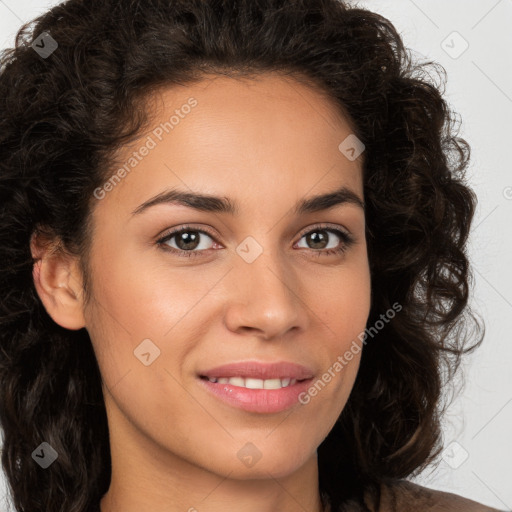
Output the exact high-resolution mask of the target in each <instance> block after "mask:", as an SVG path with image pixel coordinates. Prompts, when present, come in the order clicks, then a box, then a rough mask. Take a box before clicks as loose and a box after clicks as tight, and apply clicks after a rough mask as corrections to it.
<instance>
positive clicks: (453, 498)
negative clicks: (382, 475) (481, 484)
mask: <svg viewBox="0 0 512 512" xmlns="http://www.w3.org/2000/svg"><path fill="white" fill-rule="evenodd" d="M418 510H421V511H422V512H423V511H425V512H427V511H428V512H503V511H499V510H498V509H495V508H491V507H487V506H485V505H482V504H481V503H477V502H476V501H473V500H470V499H468V498H464V497H462V496H459V495H457V494H452V493H450V492H444V491H437V490H434V489H429V488H427V487H422V486H421V485H418V484H415V483H412V482H409V481H407V480H399V481H396V482H393V483H392V484H389V483H388V484H382V486H381V500H380V506H379V508H378V509H377V510H375V512H395V511H396V512H416V511H418ZM372 512H373V510H372Z"/></svg>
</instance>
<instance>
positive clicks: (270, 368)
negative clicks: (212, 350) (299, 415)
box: [197, 361, 314, 414]
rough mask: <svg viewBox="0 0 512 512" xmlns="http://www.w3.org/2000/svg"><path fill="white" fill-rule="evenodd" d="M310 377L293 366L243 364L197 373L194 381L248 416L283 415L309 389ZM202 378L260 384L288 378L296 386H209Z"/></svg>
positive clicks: (219, 384) (214, 384)
mask: <svg viewBox="0 0 512 512" xmlns="http://www.w3.org/2000/svg"><path fill="white" fill-rule="evenodd" d="M313 376H314V372H313V371H312V370H311V369H309V368H307V367H306V366H303V365H300V364H296V363H291V362H286V361H280V362H276V363H260V362H258V361H242V362H240V363H230V364H225V365H222V366H217V367H215V368H212V369H210V370H206V371H202V372H199V374H198V376H197V377H198V382H199V384H200V385H201V386H202V387H203V389H205V390H206V391H207V392H208V393H209V394H211V395H213V396H214V397H215V398H217V399H219V400H221V401H222V402H224V403H226V404H228V405H230V406H232V407H235V408H238V409H242V410H244V411H247V412H256V413H267V414H269V413H277V412H281V411H284V410H286V409H289V408H290V407H293V406H294V405H296V404H297V403H300V402H299V396H300V394H301V393H303V392H305V391H306V390H307V389H308V387H309V386H310V383H311V381H312V380H313ZM205 377H208V378H221V377H227V378H230V377H249V378H254V379H263V380H265V379H283V378H291V379H296V380H297V382H296V383H295V384H293V385H290V386H287V387H284V388H280V389H250V388H244V387H240V386H234V385H232V384H221V383H219V382H210V381H209V380H208V378H205Z"/></svg>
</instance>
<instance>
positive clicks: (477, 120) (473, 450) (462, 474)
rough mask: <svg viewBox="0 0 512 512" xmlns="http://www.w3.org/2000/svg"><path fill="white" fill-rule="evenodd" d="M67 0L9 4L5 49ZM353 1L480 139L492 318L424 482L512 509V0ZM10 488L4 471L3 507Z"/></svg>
mask: <svg viewBox="0 0 512 512" xmlns="http://www.w3.org/2000/svg"><path fill="white" fill-rule="evenodd" d="M57 3H59V2H57V1H48V0H17V1H15V0H0V48H2V49H3V48H6V47H11V46H14V35H15V32H16V30H17V29H18V28H19V26H21V24H22V23H23V22H26V21H29V20H31V19H33V18H34V17H36V16H38V15H39V14H41V13H43V12H44V11H45V10H46V9H47V8H48V7H50V6H53V5H56V4H57ZM351 3H352V4H354V5H355V4H357V5H359V6H360V7H364V8H367V9H370V10H372V11H375V12H378V13H380V14H382V15H384V16H385V17H387V18H388V19H389V20H391V22H392V23H393V24H394V25H395V26H396V28H397V29H398V31H399V32H400V33H401V34H402V37H403V39H404V42H405V45H406V46H407V47H408V48H410V49H411V51H412V53H413V56H414V57H415V58H417V59H419V60H424V61H427V60H434V61H436V62H438V63H439V64H441V65H442V66H443V67H444V68H445V69H446V71H447V77H448V80H447V84H446V93H445V97H446V98H447V100H448V102H449V103H450V106H451V107H452V109H454V110H455V111H456V112H457V113H458V114H459V115H460V118H461V120H462V124H461V127H460V135H461V136H462V137H464V138H465V139H466V140H467V141H468V142H469V144H470V145H471V148H472V161H471V165H470V168H469V171H468V175H469V178H470V184H471V185H472V186H473V187H474V189H475V191H476V193H477V196H478V199H479V204H478V209H477V213H476V219H475V222H474V225H473V230H472V235H471V245H470V257H471V261H472V264H473V272H474V296H473V300H472V304H473V307H474V308H475V309H476V310H477V311H478V312H479V313H480V315H481V316H482V318H483V319H484V321H485V325H486V334H485V339H484V342H483V344H482V346H481V348H480V349H478V350H477V351H476V352H475V353H474V354H472V355H471V356H468V357H467V358H466V361H465V363H464V365H463V373H464V388H463V390H462V392H461V393H460V394H459V395H458V397H457V398H456V399H455V400H454V401H453V403H452V405H451V407H450V408H449V410H448V413H447V415H446V417H445V418H444V446H445V451H444V452H443V457H442V458H441V459H440V461H439V463H438V464H437V465H436V466H434V467H431V468H429V469H427V470H426V471H424V472H423V473H422V474H421V475H419V476H418V477H416V478H415V480H416V481H417V482H418V483H420V484H422V485H425V486H428V487H431V488H435V489H440V490H444V491H448V492H454V493H456V494H460V495H463V496H466V497H468V498H471V499H473V500H476V501H479V502H482V503H484V504H486V505H489V506H493V507H496V508H498V509H501V510H512V436H511V435H510V433H511V430H512V429H511V426H512V374H511V371H510V366H511V363H512V337H511V335H510V326H509V324H508V322H509V320H510V319H511V318H512V270H511V263H512V229H511V224H512V172H511V169H512V166H511V163H510V161H511V157H510V149H511V146H512V142H511V140H510V139H511V138H512V129H511V127H510V122H511V118H512V30H511V29H510V26H511V23H512V0H472V1H468V0H450V1H447V0H428V1H427V0H393V1H391V0H365V1H360V2H355V1H352V2H351ZM27 456H29V454H27ZM4 494H5V479H4V475H3V473H1V472H0V503H2V504H5V503H6V502H5V501H2V500H1V497H2V495H4ZM6 508H7V507H6V506H2V510H4V509H6Z"/></svg>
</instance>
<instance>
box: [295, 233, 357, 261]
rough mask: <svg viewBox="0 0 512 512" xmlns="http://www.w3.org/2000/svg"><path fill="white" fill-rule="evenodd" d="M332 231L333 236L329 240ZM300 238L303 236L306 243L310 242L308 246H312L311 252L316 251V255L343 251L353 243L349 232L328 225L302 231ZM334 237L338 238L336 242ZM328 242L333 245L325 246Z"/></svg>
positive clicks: (353, 240)
mask: <svg viewBox="0 0 512 512" xmlns="http://www.w3.org/2000/svg"><path fill="white" fill-rule="evenodd" d="M329 233H330V234H331V235H329ZM333 233H334V235H335V237H334V240H331V239H332V238H333V237H332V234H333ZM302 238H305V240H306V243H307V244H310V247H309V248H312V250H313V252H316V253H317V255H318V256H322V255H330V254H340V253H343V252H345V251H346V250H347V249H348V248H349V247H351V246H352V245H353V244H354V243H355V239H354V237H353V236H352V235H351V234H349V233H347V232H345V231H341V230H340V229H333V228H329V227H328V226H317V227H316V228H314V229H312V230H309V231H307V232H306V233H304V234H303V235H302V237H301V240H302ZM336 238H338V242H336ZM340 241H341V244H340ZM329 242H334V245H331V246H330V247H327V246H328V245H329ZM311 246H312V247H311ZM317 249H320V250H317Z"/></svg>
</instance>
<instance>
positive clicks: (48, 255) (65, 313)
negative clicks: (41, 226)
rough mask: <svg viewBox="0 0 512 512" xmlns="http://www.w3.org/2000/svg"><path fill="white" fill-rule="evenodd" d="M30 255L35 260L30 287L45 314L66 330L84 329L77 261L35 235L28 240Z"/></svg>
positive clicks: (49, 240) (39, 234) (57, 245)
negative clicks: (35, 293)
mask: <svg viewBox="0 0 512 512" xmlns="http://www.w3.org/2000/svg"><path fill="white" fill-rule="evenodd" d="M30 251H31V253H32V257H33V258H35V259H36V260H37V261H36V262H35V263H34V267H33V271H32V276H33V279H34V285H35V287H36V290H37V293H38V295H39V297H40V299H41V301H42V303H43V305H44V307H45V309H46V311H47V313H48V314H49V315H50V317H51V318H52V319H53V320H54V321H55V323H57V324H58V325H60V326H61V327H65V328H66V329H71V330H78V329H81V328H82V327H85V319H84V314H83V300H82V297H83V294H82V283H83V281H82V275H81V273H80V269H79V265H78V257H76V256H73V255H70V254H68V253H66V251H64V250H62V248H61V245H60V244H59V242H58V241H56V240H55V239H49V238H48V236H45V235H42V234H41V233H39V232H37V231H36V232H34V233H33V235H32V237H31V239H30Z"/></svg>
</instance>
